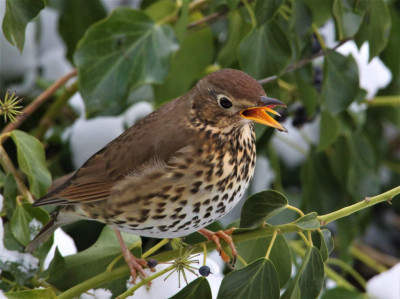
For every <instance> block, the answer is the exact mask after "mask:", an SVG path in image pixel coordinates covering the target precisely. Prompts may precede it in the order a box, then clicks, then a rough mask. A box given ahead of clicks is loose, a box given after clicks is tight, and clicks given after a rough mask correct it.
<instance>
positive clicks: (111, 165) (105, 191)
mask: <svg viewBox="0 0 400 299" xmlns="http://www.w3.org/2000/svg"><path fill="white" fill-rule="evenodd" d="M186 105H188V104H187V101H184V98H180V99H177V100H174V101H172V102H170V103H167V104H165V105H164V106H162V107H160V108H159V109H158V110H156V111H155V112H153V113H152V114H150V115H149V116H147V117H146V118H144V119H142V120H141V121H140V122H138V123H137V124H135V125H134V126H132V127H131V128H130V129H128V130H127V131H125V132H124V133H123V134H121V135H120V136H119V137H118V138H116V139H115V140H113V141H112V142H110V143H109V144H108V145H107V146H105V147H104V148H103V149H102V150H100V151H99V152H97V153H96V154H94V155H93V156H92V157H91V158H89V160H87V161H86V162H85V163H84V165H83V166H82V167H81V168H79V169H78V170H77V171H76V172H75V173H74V174H73V175H72V176H71V177H70V178H69V179H68V180H66V181H65V182H64V183H63V184H61V185H60V186H58V187H56V188H54V189H53V190H52V191H50V192H49V193H48V194H47V195H45V196H44V197H42V198H40V199H39V200H37V201H36V202H35V203H34V205H35V206H41V205H54V204H56V205H71V204H78V203H89V202H94V201H99V200H104V199H106V198H108V196H109V195H110V192H111V189H112V187H113V186H114V185H115V183H116V182H118V181H120V180H122V179H124V178H125V177H127V176H129V175H131V174H132V173H140V172H141V171H142V170H143V169H142V168H143V167H146V165H148V164H149V163H151V162H152V161H160V162H163V163H167V161H168V160H169V159H170V158H171V157H172V156H173V155H174V153H176V152H177V151H179V150H180V149H182V148H184V147H186V146H187V145H188V144H189V142H190V140H191V138H192V136H193V132H192V131H191V129H189V128H188V124H187V120H186V119H185V116H186V113H185V110H186V109H187V106H186Z"/></svg>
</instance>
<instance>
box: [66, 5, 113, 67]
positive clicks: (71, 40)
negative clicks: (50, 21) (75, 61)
mask: <svg viewBox="0 0 400 299" xmlns="http://www.w3.org/2000/svg"><path fill="white" fill-rule="evenodd" d="M59 5H60V7H61V9H60V18H59V20H58V31H59V32H60V36H61V37H62V39H63V40H64V42H65V44H66V46H67V58H68V60H70V61H72V58H73V54H74V52H75V48H76V45H77V44H78V41H79V40H80V39H81V38H82V37H83V35H84V33H85V31H86V29H87V28H88V27H89V26H90V25H92V24H93V23H95V22H97V21H99V20H101V19H103V18H105V17H106V15H107V13H106V10H105V9H104V7H103V5H102V4H101V2H100V1H99V0H85V1H80V0H62V1H61V3H59Z"/></svg>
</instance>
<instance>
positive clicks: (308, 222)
mask: <svg viewBox="0 0 400 299" xmlns="http://www.w3.org/2000/svg"><path fill="white" fill-rule="evenodd" d="M317 216H318V215H317V213H315V212H313V213H310V214H307V215H304V216H303V217H300V218H299V219H297V220H296V221H295V222H293V224H294V225H296V226H297V227H298V228H300V229H304V230H313V229H318V228H319V227H320V226H321V224H320V222H319V220H318V219H317Z"/></svg>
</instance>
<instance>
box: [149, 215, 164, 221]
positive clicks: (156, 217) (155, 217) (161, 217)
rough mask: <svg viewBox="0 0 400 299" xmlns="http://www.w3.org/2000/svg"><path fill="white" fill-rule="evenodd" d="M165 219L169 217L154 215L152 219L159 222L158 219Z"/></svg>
mask: <svg viewBox="0 0 400 299" xmlns="http://www.w3.org/2000/svg"><path fill="white" fill-rule="evenodd" d="M165 217H167V215H154V216H153V217H151V218H153V219H155V220H157V219H164V218H165Z"/></svg>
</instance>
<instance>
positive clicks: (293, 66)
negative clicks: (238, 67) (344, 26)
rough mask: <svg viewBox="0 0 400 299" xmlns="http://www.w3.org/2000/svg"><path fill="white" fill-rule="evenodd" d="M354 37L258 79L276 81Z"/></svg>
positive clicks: (265, 81)
mask: <svg viewBox="0 0 400 299" xmlns="http://www.w3.org/2000/svg"><path fill="white" fill-rule="evenodd" d="M352 39H353V38H352V37H347V38H345V39H343V40H341V41H340V42H339V43H338V44H337V45H336V46H335V47H333V48H332V49H329V50H326V51H321V52H318V53H316V54H314V55H311V56H310V57H307V58H304V59H302V60H300V61H298V62H295V63H293V64H291V65H289V66H288V67H287V68H286V69H285V70H284V71H283V72H282V73H281V74H279V75H273V76H269V77H267V78H264V79H260V80H258V83H260V84H261V85H262V84H265V83H268V82H271V81H274V80H276V79H278V76H282V75H285V74H287V73H290V72H292V71H294V70H297V69H298V68H301V67H303V66H305V65H306V64H309V63H311V62H312V61H313V60H315V59H317V58H319V57H322V56H326V55H328V54H330V53H332V52H334V51H336V49H337V48H339V47H340V46H342V45H343V44H345V43H347V42H348V41H349V40H352Z"/></svg>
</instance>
